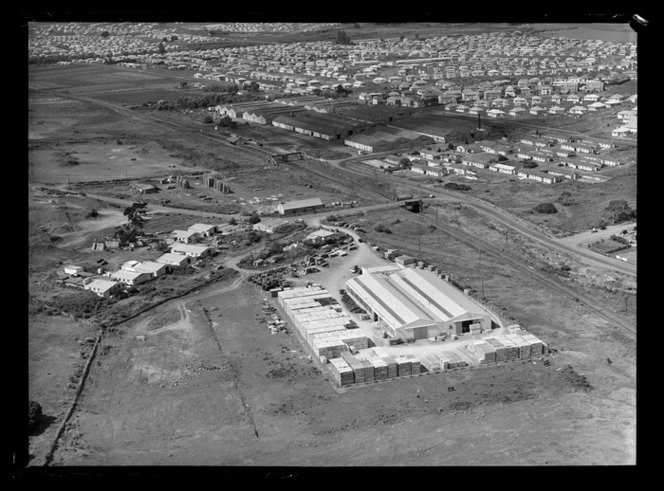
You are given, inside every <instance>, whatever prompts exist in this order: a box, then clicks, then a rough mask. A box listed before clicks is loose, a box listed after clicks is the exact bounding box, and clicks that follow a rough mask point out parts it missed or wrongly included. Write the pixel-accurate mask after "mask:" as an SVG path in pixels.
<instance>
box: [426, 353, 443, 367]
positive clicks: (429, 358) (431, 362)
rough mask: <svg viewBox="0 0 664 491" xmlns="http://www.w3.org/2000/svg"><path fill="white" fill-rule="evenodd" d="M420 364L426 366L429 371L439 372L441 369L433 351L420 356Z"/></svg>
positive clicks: (438, 359)
mask: <svg viewBox="0 0 664 491" xmlns="http://www.w3.org/2000/svg"><path fill="white" fill-rule="evenodd" d="M422 365H424V366H425V367H426V369H427V370H429V371H430V372H440V371H441V360H440V358H438V357H437V356H436V355H434V354H433V353H430V354H428V355H424V356H423V357H422Z"/></svg>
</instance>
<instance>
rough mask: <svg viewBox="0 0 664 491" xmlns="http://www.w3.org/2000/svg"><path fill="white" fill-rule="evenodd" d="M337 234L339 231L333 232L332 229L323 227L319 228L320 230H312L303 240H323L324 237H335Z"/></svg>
mask: <svg viewBox="0 0 664 491" xmlns="http://www.w3.org/2000/svg"><path fill="white" fill-rule="evenodd" d="M338 234H339V232H334V231H332V230H325V229H320V230H315V231H314V232H311V233H310V234H309V235H307V236H306V237H305V239H304V240H305V242H315V243H316V242H324V241H325V239H328V238H330V237H335V236H337V235H338Z"/></svg>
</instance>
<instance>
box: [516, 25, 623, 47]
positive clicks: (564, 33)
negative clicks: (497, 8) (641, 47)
mask: <svg viewBox="0 0 664 491" xmlns="http://www.w3.org/2000/svg"><path fill="white" fill-rule="evenodd" d="M518 28H521V29H523V31H524V32H527V33H529V34H533V35H537V36H542V37H564V38H570V39H581V40H586V39H599V40H602V41H609V42H612V43H636V32H635V31H634V30H633V29H632V28H631V27H630V26H629V23H618V24H605V23H588V24H562V25H561V24H521V25H519V26H518V27H517V29H518Z"/></svg>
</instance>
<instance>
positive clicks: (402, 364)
mask: <svg viewBox="0 0 664 491" xmlns="http://www.w3.org/2000/svg"><path fill="white" fill-rule="evenodd" d="M395 361H396V362H397V375H398V376H399V377H406V376H408V375H412V373H413V362H412V361H411V360H410V358H408V357H407V356H406V355H399V356H397V357H396V358H395Z"/></svg>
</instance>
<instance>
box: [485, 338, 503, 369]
mask: <svg viewBox="0 0 664 491" xmlns="http://www.w3.org/2000/svg"><path fill="white" fill-rule="evenodd" d="M484 341H485V342H487V343H488V344H490V345H491V347H492V348H493V349H494V350H495V351H496V363H501V362H503V361H507V348H506V347H505V345H504V344H503V343H501V342H500V341H499V340H498V339H496V338H484Z"/></svg>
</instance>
